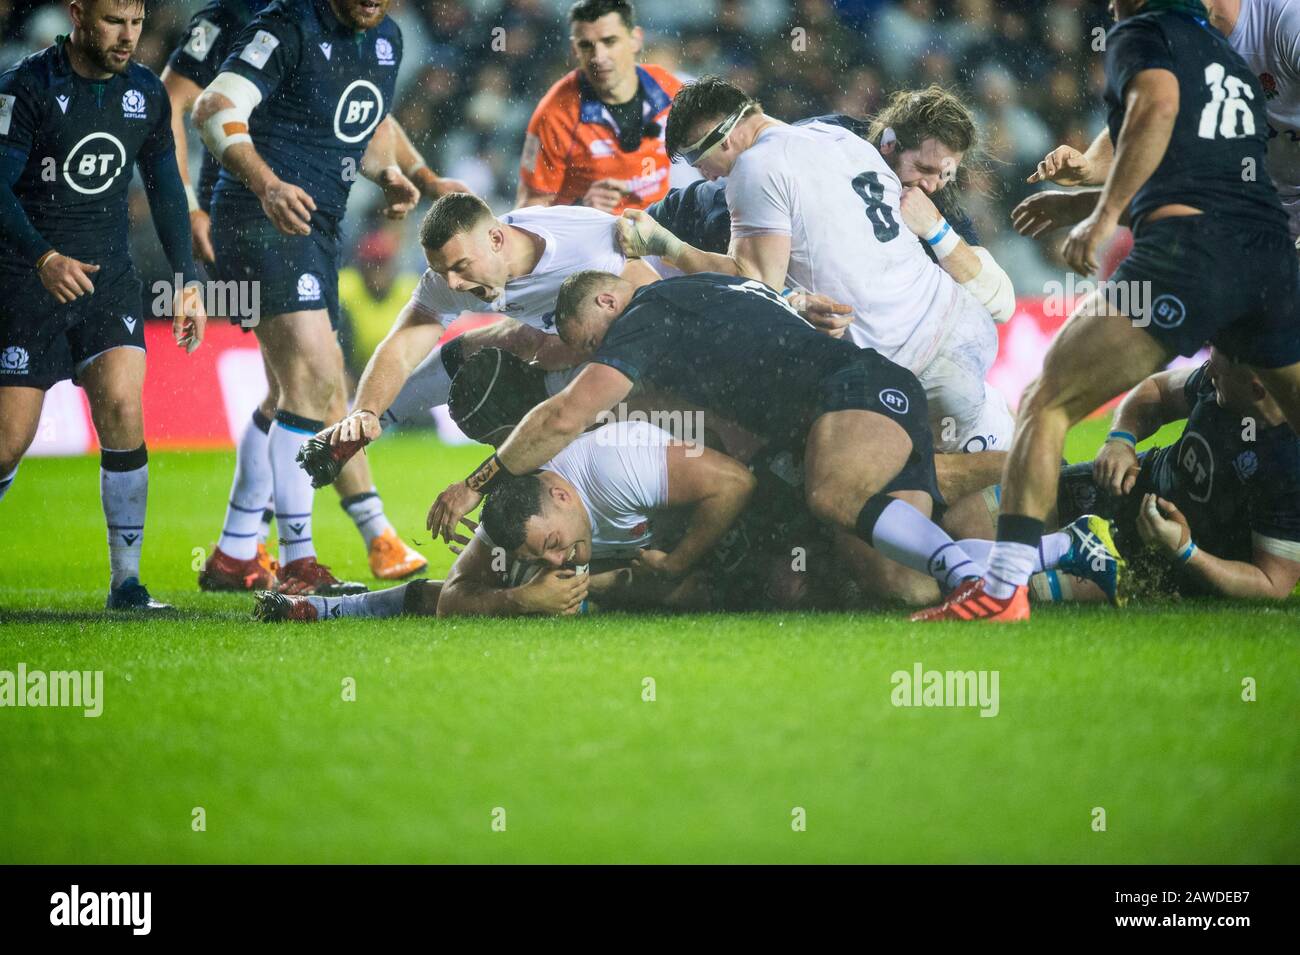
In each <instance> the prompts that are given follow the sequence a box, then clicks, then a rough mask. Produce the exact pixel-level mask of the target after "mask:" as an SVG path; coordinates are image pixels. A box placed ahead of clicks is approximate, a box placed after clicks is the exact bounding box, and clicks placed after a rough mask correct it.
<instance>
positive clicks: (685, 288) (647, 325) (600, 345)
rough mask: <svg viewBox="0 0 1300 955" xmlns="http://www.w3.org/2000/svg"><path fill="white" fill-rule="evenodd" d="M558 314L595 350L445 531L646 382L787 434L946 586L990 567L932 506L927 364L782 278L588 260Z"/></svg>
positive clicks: (775, 436)
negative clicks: (640, 283) (786, 295)
mask: <svg viewBox="0 0 1300 955" xmlns="http://www.w3.org/2000/svg"><path fill="white" fill-rule="evenodd" d="M556 325H557V328H558V329H559V332H560V336H561V337H562V338H563V339H564V340H565V342H566V343H568V344H569V345H571V346H572V347H575V348H582V349H584V350H585V351H586V352H587V353H588V354H589V355H590V362H589V363H588V364H587V365H586V366H585V367H584V368H583V369H582V371H580V372H579V373H578V375H577V376H576V377H575V378H574V380H573V382H572V383H570V385H569V386H568V387H567V388H565V390H564V391H563V392H561V393H560V394H558V395H556V396H554V397H552V398H550V399H548V400H547V401H545V402H544V403H543V404H541V405H540V406H538V407H537V408H535V409H534V410H533V411H532V412H530V413H529V414H528V415H527V417H525V418H524V420H523V421H522V422H521V423H520V424H519V426H518V427H517V428H516V429H515V430H514V432H513V433H512V434H511V436H510V437H509V438H508V439H507V440H506V441H505V442H504V444H503V445H502V446H501V448H500V450H499V451H498V453H497V454H494V455H493V456H492V457H491V458H489V459H488V460H487V461H485V462H484V463H483V464H482V465H481V466H480V467H479V468H478V469H476V470H475V472H474V473H473V474H471V475H470V476H469V478H467V479H466V480H465V481H462V482H459V483H457V484H453V485H452V486H450V487H449V488H447V489H446V490H445V491H444V492H443V493H442V494H441V495H439V497H438V499H437V501H435V502H434V505H433V506H432V507H431V508H430V512H429V527H430V529H431V530H433V531H435V532H437V533H440V534H441V535H442V536H443V538H444V540H451V539H452V537H453V536H454V535H455V533H456V526H457V524H458V522H459V521H460V519H461V518H462V517H463V516H464V515H465V514H467V513H468V512H469V511H470V510H472V509H473V508H474V507H475V506H476V505H477V504H478V503H479V501H480V500H481V498H482V493H483V492H484V491H490V490H491V488H492V487H493V486H495V484H497V483H498V482H501V481H504V480H507V478H508V477H509V476H510V475H515V474H526V473H528V472H529V471H531V470H533V469H534V468H535V467H537V466H538V465H540V464H541V463H542V462H544V461H547V460H549V459H550V458H551V457H553V456H554V455H556V454H558V453H559V452H560V450H562V449H563V448H564V447H565V446H567V445H568V444H569V443H570V442H571V441H573V440H574V439H575V438H576V437H577V436H578V435H580V434H581V433H582V432H583V431H584V430H585V429H586V428H587V427H588V426H589V425H590V424H592V423H593V422H594V421H596V420H597V417H598V416H599V415H600V414H602V413H604V412H607V411H609V409H611V408H613V407H615V406H616V405H617V404H618V403H619V402H620V401H622V400H623V399H624V398H626V397H627V396H628V394H629V393H630V392H631V391H632V390H633V388H634V386H637V385H640V386H642V387H647V386H653V387H655V388H657V389H659V390H662V391H667V392H670V393H672V394H675V395H679V396H681V397H682V398H683V399H684V400H686V401H688V402H691V403H692V404H695V405H697V406H699V407H702V408H704V409H705V413H706V414H707V413H710V412H711V413H715V414H718V415H721V416H723V417H726V418H727V419H729V420H732V421H735V422H737V423H738V424H740V425H741V426H742V427H745V428H748V429H749V430H750V431H752V432H753V433H755V434H756V435H758V436H760V437H762V438H764V439H765V440H766V441H767V442H768V444H769V447H771V448H773V449H780V448H790V449H800V450H802V452H803V457H804V472H805V483H804V487H805V499H806V502H807V506H808V508H809V510H810V511H811V512H812V514H813V516H814V517H815V518H817V519H818V520H819V521H822V522H824V523H827V524H831V525H834V526H838V527H840V528H843V529H845V530H847V531H851V532H853V533H856V534H857V536H859V537H860V538H861V539H862V540H864V541H866V542H867V543H869V544H870V545H871V546H872V547H874V548H875V549H876V550H877V551H878V552H879V553H880V554H881V555H883V556H884V557H887V558H889V559H892V560H895V561H897V562H898V563H901V564H903V565H904V566H906V567H909V568H911V569H913V570H917V571H920V572H922V573H926V574H929V575H930V576H932V577H933V578H934V579H935V580H936V581H937V582H938V583H939V585H940V587H942V588H944V589H951V588H952V587H954V586H956V585H957V584H958V583H960V582H961V581H962V580H964V579H966V578H968V577H970V576H971V575H974V574H978V573H979V572H980V571H981V570H982V567H981V565H979V564H977V563H976V562H975V561H974V560H972V559H970V557H969V556H968V555H966V554H965V553H964V552H963V551H962V549H961V547H960V546H959V545H958V544H957V543H956V542H955V541H953V540H952V539H951V538H950V537H948V535H947V534H946V533H944V531H943V530H942V529H941V528H939V527H938V526H937V525H935V524H934V523H933V522H932V521H930V519H929V517H928V515H929V514H930V513H931V512H932V509H933V506H934V504H935V503H936V501H937V500H938V499H939V497H938V490H937V488H936V486H935V475H934V460H933V449H932V443H931V436H930V431H929V427H928V424H927V417H926V407H925V395H924V393H923V391H922V390H921V388H920V386H919V384H918V383H917V381H916V379H915V377H914V376H913V375H911V374H910V373H909V372H908V371H907V370H906V369H903V368H900V367H898V366H897V365H894V364H893V363H891V362H889V361H887V360H886V359H884V358H882V357H881V356H880V355H879V354H878V353H877V352H875V351H873V350H871V349H859V348H858V347H857V346H856V345H853V344H851V343H849V342H847V341H841V340H837V339H834V338H830V337H828V336H826V335H822V334H820V333H819V332H817V331H816V330H815V329H814V328H813V327H812V326H811V325H809V324H808V323H807V322H805V321H803V320H801V319H800V318H799V317H798V316H797V315H796V314H795V313H794V312H793V311H792V310H791V309H790V308H789V307H788V306H787V305H786V304H785V302H784V301H783V300H782V299H781V297H780V296H779V295H778V294H777V293H776V292H775V291H774V290H772V289H771V288H769V287H768V286H765V285H763V284H762V283H761V282H757V281H754V280H744V279H740V278H738V277H732V276H722V275H711V274H703V275H694V276H681V277H677V278H672V279H665V280H663V281H660V282H656V283H654V284H652V285H649V286H646V287H644V288H642V289H640V290H637V289H635V288H634V287H633V286H632V285H631V284H630V283H628V282H626V281H624V280H623V279H620V278H619V277H618V276H616V275H612V274H610V273H607V272H581V273H578V274H577V275H575V276H572V277H570V278H569V279H566V280H565V283H564V285H563V286H562V288H561V290H560V296H559V299H558V300H557V303H556ZM756 369H758V370H761V374H756V373H755V370H756ZM774 395H779V396H780V397H781V400H780V401H774V400H772V399H773V396H774Z"/></svg>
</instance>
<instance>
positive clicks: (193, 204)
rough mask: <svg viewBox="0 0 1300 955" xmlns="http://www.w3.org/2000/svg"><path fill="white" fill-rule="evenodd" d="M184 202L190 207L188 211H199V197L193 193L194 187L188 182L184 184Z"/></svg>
mask: <svg viewBox="0 0 1300 955" xmlns="http://www.w3.org/2000/svg"><path fill="white" fill-rule="evenodd" d="M185 203H186V205H188V206H189V207H190V212H199V211H201V210H200V206H199V197H198V196H197V195H195V194H194V187H193V186H191V185H190V184H189V183H188V182H187V183H186V184H185Z"/></svg>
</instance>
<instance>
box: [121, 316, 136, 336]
mask: <svg viewBox="0 0 1300 955" xmlns="http://www.w3.org/2000/svg"><path fill="white" fill-rule="evenodd" d="M135 321H136V320H135V317H134V316H131V315H123V316H122V324H123V325H125V326H126V330H127V333H128V334H134V333H135Z"/></svg>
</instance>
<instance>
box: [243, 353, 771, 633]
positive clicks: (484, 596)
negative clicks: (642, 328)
mask: <svg viewBox="0 0 1300 955" xmlns="http://www.w3.org/2000/svg"><path fill="white" fill-rule="evenodd" d="M544 377H545V374H544V373H543V372H542V371H541V370H540V369H539V368H537V367H536V366H531V365H526V364H525V363H524V362H522V361H521V360H520V359H518V358H517V357H515V356H514V355H511V354H509V353H507V352H503V351H501V350H499V349H485V350H482V351H480V352H478V353H477V354H476V355H475V356H474V357H473V358H471V359H469V360H468V361H467V362H466V363H465V366H464V367H463V368H462V369H461V370H460V372H459V373H458V374H457V376H456V380H455V382H454V383H453V389H452V395H451V399H452V400H451V412H452V417H453V419H454V420H455V421H456V423H457V424H458V425H459V426H460V427H461V428H462V429H463V430H465V431H466V433H468V434H470V435H471V436H473V437H474V438H476V439H478V440H481V441H485V442H487V443H493V444H495V443H499V442H500V441H501V440H503V439H504V438H505V437H507V436H508V435H509V433H510V431H511V428H512V426H513V424H514V423H515V422H517V421H518V419H519V418H520V417H521V416H522V414H524V413H526V412H527V411H528V410H529V409H530V408H531V407H533V406H534V405H535V404H536V403H540V401H542V400H543V399H545V397H546V384H545V381H544ZM753 487H754V479H753V477H752V476H751V475H750V473H749V472H748V471H747V470H746V469H745V468H744V466H743V465H741V464H739V463H737V462H736V461H734V460H732V459H731V458H729V457H727V456H726V455H724V454H721V453H719V452H717V451H713V450H710V449H708V448H703V447H699V446H697V445H692V444H688V443H686V442H681V441H677V440H675V439H673V437H672V436H671V435H669V434H668V433H667V432H665V431H662V430H661V429H659V428H657V427H655V426H654V425H652V424H649V423H647V422H644V421H622V422H615V423H610V424H605V425H603V426H601V427H599V428H596V429H594V430H592V431H590V432H588V433H587V434H585V435H582V436H581V437H580V438H578V439H577V440H576V441H574V442H573V443H572V444H570V445H569V446H568V447H567V448H565V449H564V450H563V451H561V452H560V453H559V454H557V455H556V456H555V458H554V459H553V460H551V461H549V462H547V463H546V464H544V465H543V466H542V468H541V470H540V471H538V472H536V473H534V474H529V475H526V476H524V477H521V478H517V479H514V480H513V481H511V482H509V483H506V484H503V485H501V486H500V487H499V489H498V490H497V491H495V492H494V493H493V495H492V496H491V497H490V498H489V500H488V503H487V504H486V505H485V507H484V511H483V523H482V525H481V526H477V527H476V526H475V525H474V524H473V522H470V521H465V522H464V523H465V524H466V525H467V526H469V527H471V529H473V530H474V531H475V533H474V536H473V537H472V538H470V539H466V538H463V537H457V538H456V540H457V541H458V542H459V543H463V544H465V545H466V547H465V549H464V551H463V552H461V553H460V554H459V555H458V556H457V559H456V562H455V564H454V565H453V566H452V569H451V573H450V575H449V576H448V578H447V580H446V582H445V583H444V582H440V581H415V582H413V583H411V584H408V585H404V586H403V587H398V588H393V589H390V590H384V591H378V592H375V593H369V594H360V595H356V596H349V597H342V598H330V597H285V596H283V595H280V594H274V593H265V594H261V595H259V597H258V600H257V605H256V608H255V611H254V613H255V615H256V616H257V617H258V618H259V619H262V620H267V621H279V620H304V621H312V620H321V619H326V620H328V619H335V618H338V617H353V616H360V617H372V616H393V615H396V614H398V613H408V614H425V615H432V614H433V613H434V612H435V611H436V612H437V613H438V615H439V616H448V615H465V614H479V615H490V616H513V615H518V614H563V613H576V612H578V611H579V609H580V608H581V607H582V605H583V602H584V601H585V600H587V599H588V597H589V596H590V597H591V598H592V599H593V600H595V599H599V600H601V601H605V600H611V601H615V602H617V603H618V604H619V605H621V606H628V605H631V604H639V605H646V604H651V603H653V604H655V605H658V606H666V607H673V606H676V605H677V604H678V602H679V601H680V600H682V599H685V598H686V597H687V596H689V588H687V587H686V586H685V585H683V584H678V583H677V582H676V580H677V578H678V577H679V576H685V575H686V573H687V572H688V571H690V570H691V569H692V568H694V567H696V566H697V565H699V564H701V563H702V562H704V559H705V558H706V557H708V556H709V555H710V552H711V551H712V550H713V548H714V547H715V545H716V544H717V543H718V542H719V541H720V540H721V539H722V538H723V536H724V535H725V534H726V533H727V531H728V530H729V529H730V528H731V526H732V524H733V523H734V522H735V520H736V517H737V516H738V515H739V513H740V511H741V510H742V509H743V508H744V506H745V504H746V503H747V502H748V500H749V496H750V494H751V493H752V491H753ZM678 527H680V528H681V530H680V532H679V533H675V532H674V530H675V529H676V528H678ZM662 563H667V564H668V565H669V566H671V567H676V568H680V571H681V572H680V573H679V574H674V575H672V576H671V577H669V578H667V580H665V579H664V578H663V577H662V576H661V575H660V574H658V573H657V572H656V573H650V572H648V570H647V568H648V567H649V566H650V565H651V564H653V565H655V566H660V565H661V564H662ZM616 567H617V568H624V570H623V571H622V572H619V571H617V570H616V569H615V568H616Z"/></svg>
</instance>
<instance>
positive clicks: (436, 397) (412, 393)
mask: <svg viewBox="0 0 1300 955" xmlns="http://www.w3.org/2000/svg"><path fill="white" fill-rule="evenodd" d="M442 349H443V346H441V345H439V346H438V347H437V348H435V349H434V350H433V351H431V352H429V355H428V357H427V358H425V359H424V361H422V362H420V363H419V364H418V365H416V366H415V371H413V372H411V375H410V377H409V378H407V379H406V384H404V385H403V386H402V390H401V391H400V392H398V394H397V397H396V398H394V399H393V402H392V404H390V405H389V406H388V410H387V411H385V412H384V417H383V423H384V424H385V425H388V424H390V423H396V424H405V423H406V422H409V421H417V422H422V423H425V424H427V423H428V421H429V415H430V414H431V413H432V412H433V409H434V408H436V407H437V406H438V405H445V404H446V403H447V398H448V396H449V395H450V394H451V375H449V374H447V369H446V368H445V367H443V364H442Z"/></svg>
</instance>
